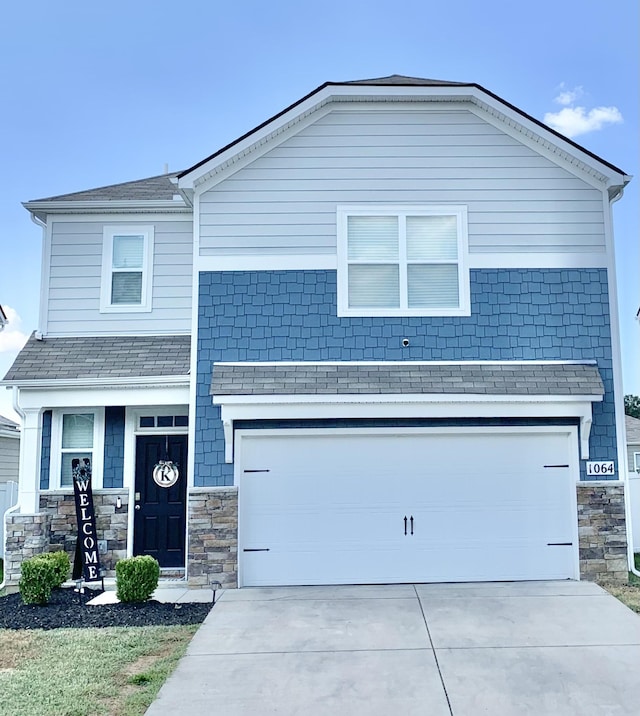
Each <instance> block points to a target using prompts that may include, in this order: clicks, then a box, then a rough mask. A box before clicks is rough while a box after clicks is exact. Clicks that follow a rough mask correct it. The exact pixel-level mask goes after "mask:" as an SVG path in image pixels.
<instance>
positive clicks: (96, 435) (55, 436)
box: [49, 408, 104, 490]
mask: <svg viewBox="0 0 640 716" xmlns="http://www.w3.org/2000/svg"><path fill="white" fill-rule="evenodd" d="M65 415H93V447H92V448H91V487H92V489H94V490H96V489H98V490H99V489H101V488H102V476H103V471H104V408H73V409H71V408H70V409H64V410H53V411H52V415H51V449H50V461H49V489H50V490H73V486H72V485H61V484H60V483H61V475H60V470H61V468H62V420H63V416H65ZM76 452H80V450H78V451H76Z"/></svg>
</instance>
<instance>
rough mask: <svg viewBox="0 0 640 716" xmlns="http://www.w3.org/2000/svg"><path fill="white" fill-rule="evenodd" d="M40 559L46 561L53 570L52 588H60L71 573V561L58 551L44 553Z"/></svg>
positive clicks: (66, 555) (67, 556)
mask: <svg viewBox="0 0 640 716" xmlns="http://www.w3.org/2000/svg"><path fill="white" fill-rule="evenodd" d="M42 557H43V558H44V559H48V560H49V561H50V562H51V563H52V564H53V568H54V574H55V580H56V581H55V584H54V585H53V586H54V587H60V586H62V585H63V584H64V583H65V582H66V581H67V579H68V578H69V572H70V571H71V560H70V559H69V555H68V554H67V553H66V552H64V551H62V550H60V551H58V552H45V553H44V554H43V555H42Z"/></svg>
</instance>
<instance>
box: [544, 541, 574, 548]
mask: <svg viewBox="0 0 640 716" xmlns="http://www.w3.org/2000/svg"><path fill="white" fill-rule="evenodd" d="M547 547H573V542H547Z"/></svg>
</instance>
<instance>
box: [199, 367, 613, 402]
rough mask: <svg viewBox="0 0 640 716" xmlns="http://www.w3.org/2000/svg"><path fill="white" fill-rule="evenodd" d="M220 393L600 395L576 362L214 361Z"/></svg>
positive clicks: (590, 372)
mask: <svg viewBox="0 0 640 716" xmlns="http://www.w3.org/2000/svg"><path fill="white" fill-rule="evenodd" d="M211 394H212V395H215V396H222V395H330V394H333V395H381V394H389V395H403V394H415V395H425V394H431V395H443V394H447V395H456V394H473V395H545V396H551V395H553V396H564V395H588V396H602V395H604V386H603V384H602V380H601V378H600V374H599V373H598V368H597V367H596V366H595V365H591V364H577V363H546V364H545V363H536V362H534V361H531V362H529V363H527V362H525V363H510V364H496V363H472V362H467V363H464V362H462V363H411V362H405V363H393V362H384V363H295V364H291V363H290V364H275V363H271V364H265V363H262V364H261V363H214V366H213V376H212V380H211Z"/></svg>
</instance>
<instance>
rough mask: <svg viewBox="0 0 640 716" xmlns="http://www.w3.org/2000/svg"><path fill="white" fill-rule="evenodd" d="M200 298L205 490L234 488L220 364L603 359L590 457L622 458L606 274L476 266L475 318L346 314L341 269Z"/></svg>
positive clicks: (199, 410)
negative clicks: (217, 385) (218, 388)
mask: <svg viewBox="0 0 640 716" xmlns="http://www.w3.org/2000/svg"><path fill="white" fill-rule="evenodd" d="M199 293H200V295H199V325H198V367H197V369H198V379H197V400H196V439H195V446H196V447H195V484H196V486H209V485H230V484H232V483H233V466H232V465H227V464H225V462H224V438H223V432H222V424H221V422H220V409H219V408H218V407H217V406H214V405H213V404H212V401H211V395H210V394H209V390H210V384H211V369H212V363H213V362H215V361H256V360H260V361H278V360H289V361H302V360H305V361H322V360H334V361H335V360H372V361H384V360H393V361H401V360H412V361H416V360H438V361H446V360H585V359H595V360H597V363H598V370H599V372H600V375H601V377H602V381H603V383H604V389H605V399H604V401H603V402H602V403H594V405H593V427H592V430H591V440H590V448H591V459H593V460H609V459H611V457H612V456H614V455H615V454H616V433H615V415H614V405H613V374H612V360H611V334H610V326H609V300H608V288H607V273H606V270H604V269H571V270H565V269H537V270H530V269H495V270H494V269H490V270H485V269H483V270H473V271H471V316H469V317H434V318H414V317H406V318H338V317H337V315H336V312H337V307H336V306H337V304H336V272H335V271H255V272H254V271H246V272H239V271H237V272H205V273H201V274H200V292H199ZM403 338H409V340H410V345H409V347H408V348H403V347H402V339H403ZM581 471H582V477H583V479H584V478H585V475H584V462H583V461H582V463H581Z"/></svg>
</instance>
